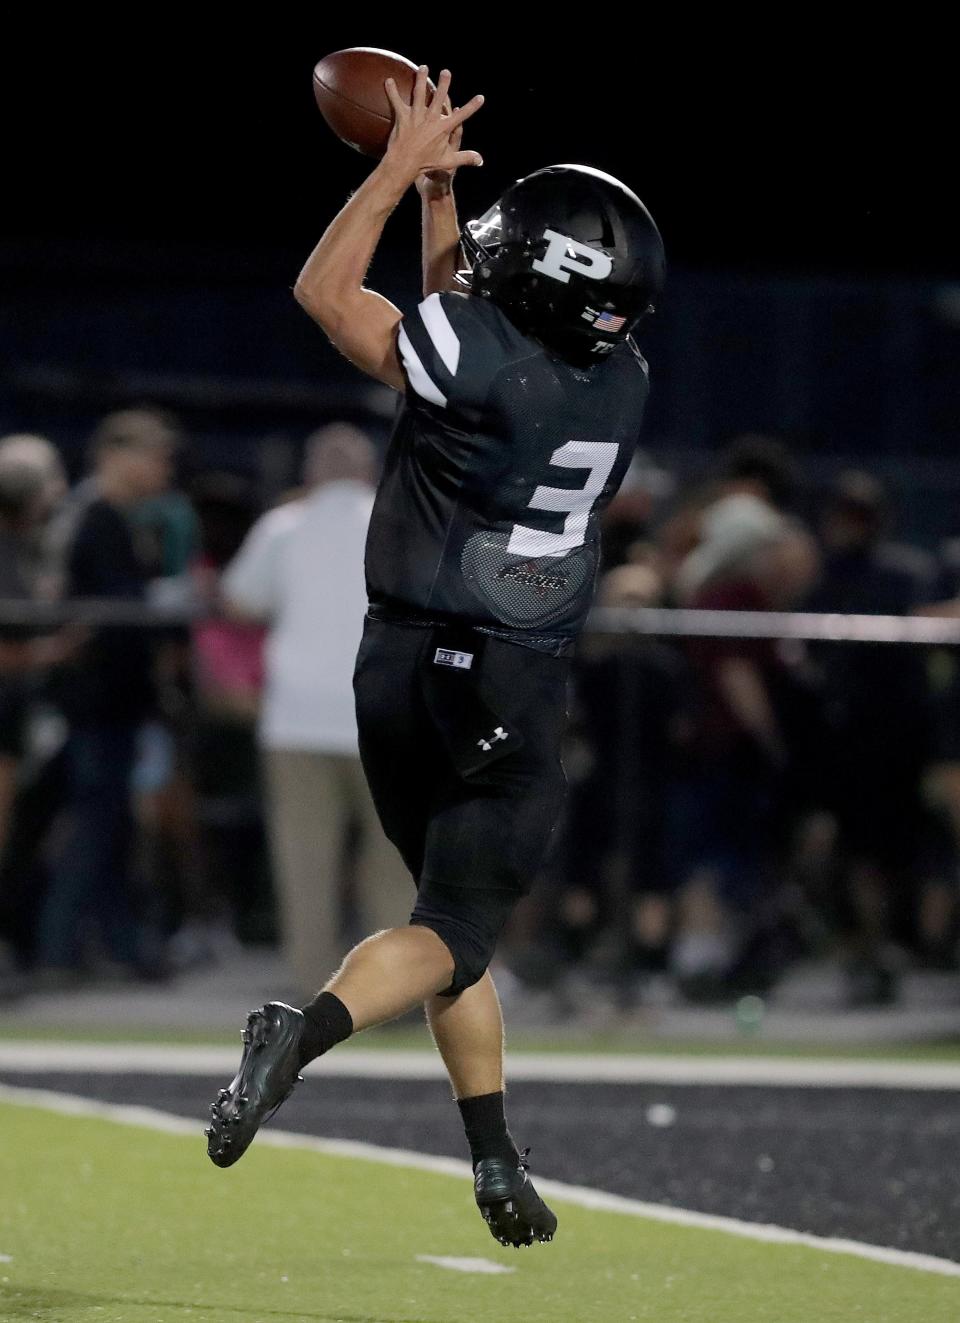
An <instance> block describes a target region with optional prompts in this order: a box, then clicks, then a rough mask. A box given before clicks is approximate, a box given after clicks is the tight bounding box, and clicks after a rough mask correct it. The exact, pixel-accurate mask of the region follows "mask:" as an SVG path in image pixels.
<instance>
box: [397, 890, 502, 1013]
mask: <svg viewBox="0 0 960 1323" xmlns="http://www.w3.org/2000/svg"><path fill="white" fill-rule="evenodd" d="M518 899H519V896H517V894H516V893H514V892H512V891H495V890H492V891H481V890H478V889H476V888H474V887H453V886H448V885H446V884H445V883H441V882H423V883H421V886H420V890H419V891H418V892H417V903H416V905H415V906H414V908H413V913H412V914H411V915H410V922H411V923H412V924H417V925H419V926H420V927H422V928H430V929H431V930H432V931H433V932H435V933H436V934H437V936H438V937H439V938H440V940H441V941H442V942H443V944H444V945H445V946H446V947H447V949H448V950H449V952H450V954H451V955H452V956H453V981H452V982H451V984H450V986H449V987H448V988H444V990H443V992H442V993H441V994H440V996H442V997H456V996H457V995H458V994H459V993H461V992H463V991H464V989H465V988H469V987H471V986H472V985H473V984H474V983H477V982H478V981H479V980H480V979H481V978H483V975H484V973H485V972H486V969H487V966H488V965H489V964H490V961H491V960H492V959H493V953H494V951H495V950H496V946H497V938H498V937H499V936H500V933H501V932H502V930H503V927H504V924H505V923H506V921H507V919H508V918H509V917H510V913H511V911H512V910H513V907H514V905H516V903H517V901H518Z"/></svg>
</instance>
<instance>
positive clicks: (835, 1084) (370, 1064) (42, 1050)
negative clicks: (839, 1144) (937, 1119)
mask: <svg viewBox="0 0 960 1323" xmlns="http://www.w3.org/2000/svg"><path fill="white" fill-rule="evenodd" d="M239 1059H240V1049H239V1047H236V1048H234V1047H198V1046H185V1047H180V1046H177V1045H176V1044H174V1043H55V1042H36V1041H34V1042H28V1041H15V1040H12V1039H10V1040H7V1041H4V1042H0V1071H16V1072H18V1073H25V1074H26V1073H31V1072H38V1073H39V1072H55V1071H65V1072H67V1071H83V1072H86V1073H90V1074H103V1075H122V1074H138V1075H195V1076H199V1075H218V1074H221V1073H223V1072H224V1071H226V1072H228V1073H229V1074H230V1075H232V1074H233V1073H234V1071H235V1070H236V1067H237V1063H238V1062H239ZM507 1069H508V1074H509V1077H510V1079H512V1080H554V1081H564V1080H568V1081H570V1082H571V1083H576V1084H589V1083H596V1084H718V1085H722V1084H729V1085H738V1084H739V1085H758V1086H760V1087H771V1086H774V1087H775V1086H783V1087H787V1088H837V1089H847V1088H872V1089H960V1064H957V1065H953V1064H951V1063H949V1062H935V1061H934V1062H925V1061H916V1062H913V1061H870V1060H844V1061H840V1060H833V1059H829V1058H828V1059H819V1058H811V1057H747V1056H744V1057H710V1056H667V1055H662V1056H657V1055H652V1054H651V1055H649V1056H648V1055H645V1054H643V1055H641V1054H637V1055H630V1054H622V1055H619V1056H615V1055H612V1054H611V1055H608V1054H606V1053H586V1052H519V1053H514V1054H512V1055H510V1056H509V1058H508V1067H507ZM308 1070H309V1071H310V1073H311V1074H317V1075H344V1076H354V1077H356V1076H363V1077H366V1078H374V1079H442V1078H444V1077H445V1072H444V1068H443V1063H442V1061H441V1060H440V1057H439V1055H438V1054H437V1053H436V1052H434V1051H432V1050H430V1051H419V1050H417V1051H405V1050H401V1049H393V1048H354V1047H351V1048H348V1049H347V1050H345V1051H343V1052H333V1053H330V1054H329V1055H328V1056H325V1057H324V1058H323V1059H322V1060H321V1061H319V1062H317V1063H316V1064H315V1065H313V1066H310V1067H308Z"/></svg>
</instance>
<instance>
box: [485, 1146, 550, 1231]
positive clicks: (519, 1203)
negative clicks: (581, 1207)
mask: <svg viewBox="0 0 960 1323" xmlns="http://www.w3.org/2000/svg"><path fill="white" fill-rule="evenodd" d="M529 1152H530V1150H529V1149H524V1150H523V1153H522V1154H521V1155H520V1162H519V1164H514V1163H512V1162H508V1161H507V1160H505V1159H504V1158H484V1159H483V1160H482V1161H481V1162H478V1163H477V1166H476V1170H475V1171H474V1174H473V1190H474V1194H475V1196H476V1200H477V1207H478V1208H479V1209H480V1212H481V1213H482V1215H483V1220H484V1222H486V1224H487V1226H488V1227H489V1228H490V1234H491V1236H493V1238H494V1240H499V1242H500V1244H501V1245H513V1246H514V1247H515V1248H517V1249H519V1247H520V1246H521V1245H532V1244H533V1243H534V1241H535V1240H541V1241H544V1240H553V1237H554V1233H555V1232H556V1229H557V1219H556V1215H555V1214H554V1213H553V1212H551V1210H550V1209H549V1208H548V1207H547V1205H546V1204H545V1203H544V1202H543V1200H542V1199H541V1198H540V1196H539V1194H537V1192H536V1190H535V1188H534V1185H533V1181H531V1179H530V1177H529V1176H528V1175H527V1154H528V1153H529Z"/></svg>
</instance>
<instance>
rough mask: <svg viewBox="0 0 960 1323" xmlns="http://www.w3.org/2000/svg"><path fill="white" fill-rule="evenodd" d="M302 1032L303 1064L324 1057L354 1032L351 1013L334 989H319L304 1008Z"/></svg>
mask: <svg viewBox="0 0 960 1323" xmlns="http://www.w3.org/2000/svg"><path fill="white" fill-rule="evenodd" d="M301 1009H302V1011H303V1020H304V1024H303V1033H302V1035H301V1038H300V1065H301V1066H305V1065H306V1064H307V1062H309V1061H313V1059H314V1058H315V1057H320V1056H323V1054H324V1052H329V1051H330V1049H331V1047H336V1045H337V1044H338V1043H342V1042H343V1040H344V1039H345V1038H349V1037H350V1035H351V1034H352V1033H353V1020H352V1019H351V1016H350V1012H349V1011H348V1010H347V1008H346V1006H344V1004H343V1002H342V1001H341V1000H340V998H339V997H335V996H334V995H333V993H332V992H318V993H317V995H316V996H315V997H314V999H313V1001H311V1002H308V1003H307V1005H306V1006H303V1007H301Z"/></svg>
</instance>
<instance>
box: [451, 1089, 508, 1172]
mask: <svg viewBox="0 0 960 1323" xmlns="http://www.w3.org/2000/svg"><path fill="white" fill-rule="evenodd" d="M457 1106H458V1107H459V1108H460V1115H461V1117H462V1118H463V1128H464V1130H465V1131H466V1132H467V1143H468V1144H469V1145H470V1157H471V1158H472V1159H473V1165H474V1167H476V1165H477V1163H478V1162H482V1160H483V1159H484V1158H506V1159H507V1161H508V1162H516V1163H519V1161H520V1154H519V1153H518V1152H517V1146H516V1144H514V1142H513V1140H512V1139H511V1138H510V1132H509V1130H508V1129H507V1120H506V1117H505V1116H504V1114H503V1093H502V1092H500V1093H481V1094H478V1095H477V1097H475V1098H460V1099H459V1100H458V1102H457Z"/></svg>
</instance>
